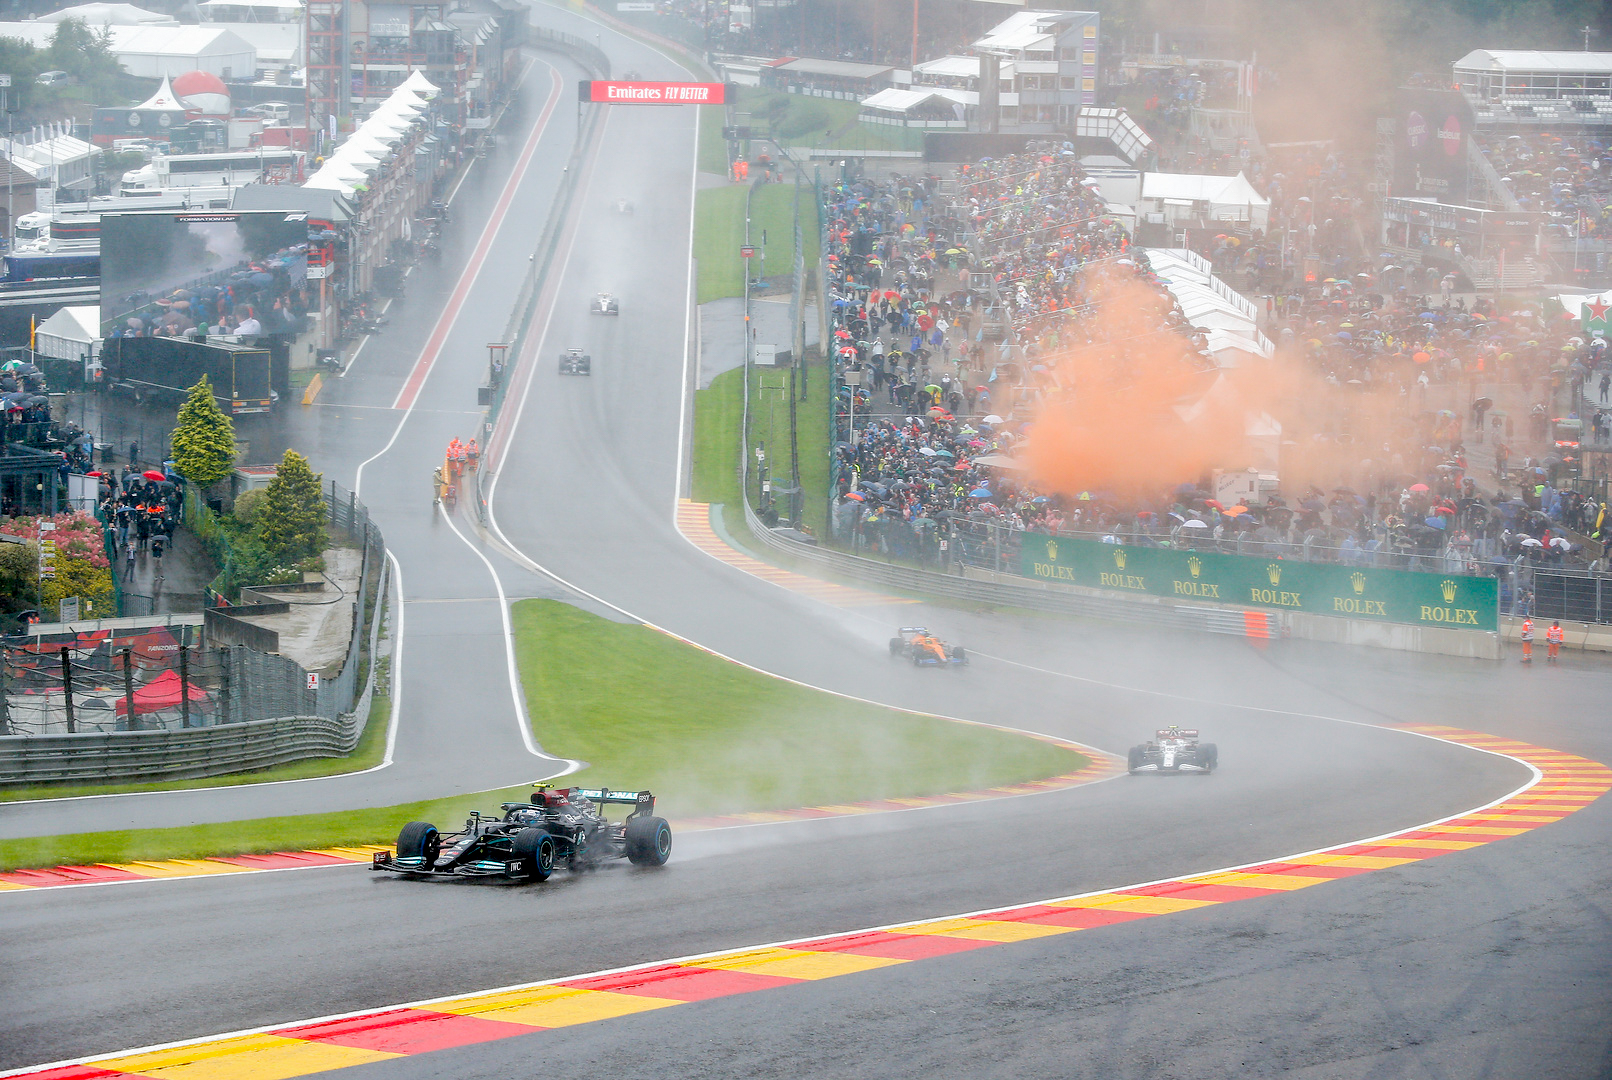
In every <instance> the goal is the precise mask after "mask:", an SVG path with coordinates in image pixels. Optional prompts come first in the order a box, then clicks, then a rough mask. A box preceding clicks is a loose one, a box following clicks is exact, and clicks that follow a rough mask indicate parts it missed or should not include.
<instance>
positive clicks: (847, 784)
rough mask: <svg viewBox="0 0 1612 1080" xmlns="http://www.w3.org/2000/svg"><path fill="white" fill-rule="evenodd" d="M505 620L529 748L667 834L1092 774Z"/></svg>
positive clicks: (666, 651)
mask: <svg viewBox="0 0 1612 1080" xmlns="http://www.w3.org/2000/svg"><path fill="white" fill-rule="evenodd" d="M514 621H515V633H516V649H517V657H518V659H519V662H520V669H521V678H522V680H523V682H524V685H525V691H526V697H527V708H528V711H529V712H530V714H531V717H532V726H533V730H534V732H535V733H536V735H537V738H538V739H539V741H540V742H541V743H542V744H543V747H544V749H545V750H546V751H548V752H549V753H551V754H555V755H559V756H563V757H570V758H577V759H579V760H583V761H586V762H588V763H589V764H588V767H587V768H586V769H584V770H583V771H582V772H580V773H577V774H575V775H574V776H572V777H568V778H567V779H566V781H565V782H566V783H573V782H577V783H582V784H585V785H590V786H596V785H600V784H603V785H608V786H610V787H616V788H634V789H641V788H648V789H650V790H652V791H654V792H655V793H656V796H657V798H658V807H657V808H658V810H659V811H660V812H661V813H663V814H664V815H665V816H666V817H668V818H671V819H673V820H674V821H675V820H677V819H689V818H694V817H701V816H706V815H712V814H720V813H736V812H741V811H748V810H777V809H788V808H793V807H797V806H807V805H813V806H821V805H827V804H833V803H845V802H858V801H863V800H870V799H879V798H892V797H901V796H919V795H929V794H941V793H945V792H951V791H966V790H978V789H982V788H987V787H993V786H997V785H1001V784H1010V783H1015V782H1018V781H1023V780H1031V779H1039V778H1042V777H1047V776H1056V775H1061V774H1064V773H1068V772H1073V771H1074V770H1076V769H1079V768H1081V767H1082V766H1084V765H1085V764H1086V763H1087V759H1086V758H1085V757H1084V756H1082V755H1081V754H1078V753H1076V752H1075V751H1073V750H1069V749H1067V748H1065V747H1062V746H1058V745H1055V744H1052V743H1048V742H1044V741H1041V740H1039V739H1032V738H1029V737H1028V736H1024V735H1019V734H1016V733H1014V732H1009V731H1003V730H1000V729H997V728H990V727H981V726H975V725H972V724H961V723H956V722H954V721H949V720H943V719H940V718H938V717H932V716H924V715H916V714H912V713H905V712H902V711H900V710H897V709H887V708H884V707H882V706H878V705H871V704H866V703H861V702H856V701H851V700H848V699H845V698H840V697H836V696H835V695H832V694H828V693H825V692H823V691H819V690H812V689H808V688H806V687H801V686H797V685H795V684H794V683H790V682H786V681H784V680H782V679H777V678H774V677H772V676H770V675H765V674H761V673H759V672H755V671H751V670H750V669H748V668H745V667H743V666H741V665H739V664H734V663H732V662H730V661H726V660H722V659H720V658H718V657H715V656H712V655H711V654H709V653H707V652H704V651H702V650H700V649H697V648H694V647H693V646H690V645H686V644H684V643H682V642H680V641H678V640H676V639H675V638H671V637H668V636H666V635H664V634H661V633H659V632H657V631H655V630H652V629H650V628H648V627H645V626H639V625H624V624H620V623H613V622H610V621H608V620H606V619H602V618H599V617H597V616H594V615H590V614H587V613H586V612H583V611H580V610H578V609H577V608H574V607H571V606H569V605H567V604H563V603H560V602H558V601H552V600H523V601H520V602H519V603H517V604H516V605H515V609H514ZM935 676H936V677H937V678H967V677H968V673H967V672H958V673H950V672H936V673H935ZM377 704H379V703H377ZM371 726H372V728H375V729H384V725H383V724H372V725H371ZM366 737H367V736H366ZM536 771H537V770H536V769H534V773H535V772H536ZM192 786H194V785H192ZM529 791H530V788H529V787H528V786H524V785H523V786H521V787H514V788H506V789H501V790H497V791H489V792H484V793H481V794H476V795H461V796H456V797H454V798H449V799H438V800H433V801H429V802H416V803H404V804H401V805H397V806H385V807H378V808H374V809H366V810H354V811H349V812H344V813H332V814H307V815H297V816H290V817H275V818H259V819H254V820H250V821H235V822H220V823H216V824H205V825H192V826H186V827H183V828H173V829H143V830H128V831H117V832H99V833H76V834H70V835H64V836H45V837H29V838H25V839H20V840H0V870H14V869H19V868H23V867H36V866H54V865H58V864H86V863H122V862H134V861H140V860H150V859H187V858H204V857H206V856H209V855H235V854H246V853H252V852H264V851H284V850H295V849H305V848H322V847H342V846H350V845H357V844H384V843H390V842H391V841H392V840H393V839H394V838H395V837H396V835H397V831H398V829H399V828H400V827H401V826H402V825H403V824H404V823H405V822H408V821H416V820H419V821H432V822H435V823H436V824H438V825H439V826H442V827H444V828H456V827H458V825H459V823H460V822H461V821H462V820H463V819H464V818H465V816H466V815H467V814H468V813H469V811H471V810H475V809H480V810H487V811H495V810H496V809H497V808H498V804H499V803H500V802H502V801H505V800H519V799H524V798H525V797H526V796H527V794H528V793H529Z"/></svg>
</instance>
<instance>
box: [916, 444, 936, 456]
mask: <svg viewBox="0 0 1612 1080" xmlns="http://www.w3.org/2000/svg"><path fill="white" fill-rule="evenodd" d="M918 452H919V453H920V454H922V455H923V456H924V457H934V456H935V452H934V451H933V450H931V449H930V448H929V447H927V446H920V447H919V448H918Z"/></svg>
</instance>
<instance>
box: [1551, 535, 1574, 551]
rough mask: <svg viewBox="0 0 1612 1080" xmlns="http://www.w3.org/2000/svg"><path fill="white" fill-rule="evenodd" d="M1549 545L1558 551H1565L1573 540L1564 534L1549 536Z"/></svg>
mask: <svg viewBox="0 0 1612 1080" xmlns="http://www.w3.org/2000/svg"><path fill="white" fill-rule="evenodd" d="M1550 546H1551V547H1553V548H1556V549H1558V550H1560V551H1567V550H1569V549H1571V548H1572V546H1573V542H1572V541H1571V540H1569V539H1568V538H1567V537H1565V536H1553V537H1551V538H1550Z"/></svg>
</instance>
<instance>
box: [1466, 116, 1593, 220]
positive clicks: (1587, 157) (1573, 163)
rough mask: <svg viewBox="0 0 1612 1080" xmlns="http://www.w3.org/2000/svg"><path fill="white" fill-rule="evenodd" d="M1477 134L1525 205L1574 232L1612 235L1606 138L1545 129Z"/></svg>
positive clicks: (1502, 176) (1490, 156) (1485, 149)
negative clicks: (1509, 133) (1564, 133)
mask: <svg viewBox="0 0 1612 1080" xmlns="http://www.w3.org/2000/svg"><path fill="white" fill-rule="evenodd" d="M1473 138H1474V139H1475V140H1476V141H1477V145H1478V148H1479V149H1480V150H1481V151H1482V152H1483V154H1484V156H1485V157H1487V158H1488V159H1489V163H1490V164H1491V165H1493V166H1494V168H1495V171H1496V172H1497V173H1499V174H1500V182H1501V183H1503V184H1505V185H1506V186H1507V188H1508V189H1509V190H1510V191H1511V193H1512V194H1513V195H1515V196H1516V197H1517V202H1518V203H1519V204H1520V205H1521V206H1522V208H1523V209H1524V210H1530V211H1537V212H1539V213H1545V214H1549V215H1551V217H1552V219H1553V220H1554V221H1555V222H1556V223H1557V224H1558V225H1559V226H1561V227H1562V228H1563V231H1565V232H1568V233H1569V234H1570V235H1571V233H1572V231H1573V230H1577V234H1578V235H1579V236H1582V237H1584V238H1585V239H1589V238H1605V237H1607V236H1609V235H1612V211H1609V210H1608V207H1609V206H1612V154H1609V153H1608V148H1607V145H1606V144H1605V143H1604V142H1603V141H1602V140H1600V139H1594V138H1589V137H1588V136H1582V135H1574V136H1563V135H1556V134H1553V133H1551V132H1543V131H1538V132H1531V133H1529V134H1527V135H1500V134H1484V133H1478V134H1475V135H1474V136H1473Z"/></svg>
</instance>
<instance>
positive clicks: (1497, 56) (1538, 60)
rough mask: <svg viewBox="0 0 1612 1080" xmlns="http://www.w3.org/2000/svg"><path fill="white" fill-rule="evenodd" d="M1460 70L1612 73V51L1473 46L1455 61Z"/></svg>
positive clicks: (1456, 67)
mask: <svg viewBox="0 0 1612 1080" xmlns="http://www.w3.org/2000/svg"><path fill="white" fill-rule="evenodd" d="M1455 70H1457V71H1571V72H1580V71H1596V72H1608V73H1612V52H1540V51H1538V50H1536V49H1473V50H1472V51H1471V52H1469V53H1467V54H1466V55H1465V56H1463V57H1461V59H1459V60H1457V61H1456V62H1455Z"/></svg>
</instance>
